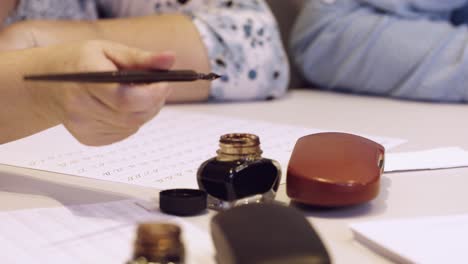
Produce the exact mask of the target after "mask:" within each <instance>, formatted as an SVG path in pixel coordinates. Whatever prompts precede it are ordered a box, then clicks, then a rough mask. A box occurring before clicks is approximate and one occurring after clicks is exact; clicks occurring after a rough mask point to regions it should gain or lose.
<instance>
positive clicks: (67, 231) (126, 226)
mask: <svg viewBox="0 0 468 264" xmlns="http://www.w3.org/2000/svg"><path fill="white" fill-rule="evenodd" d="M152 207H153V206H152V205H151V204H149V203H145V202H142V201H136V200H123V201H116V202H108V203H99V204H88V205H75V206H69V207H57V208H44V209H29V210H19V211H10V212H0V263H8V264H23V263H34V264H36V263H47V264H64V263H66V264H124V263H126V261H128V260H130V258H131V256H132V254H133V246H134V241H135V237H136V232H135V231H136V230H135V229H136V227H137V224H138V223H141V222H164V223H167V222H169V223H174V224H177V225H179V226H180V227H181V229H182V240H183V242H184V244H185V253H186V263H187V264H199V263H206V264H212V263H214V258H213V256H214V247H213V244H212V241H211V236H210V234H209V232H208V231H207V230H203V229H201V228H199V227H197V226H195V225H194V224H192V223H191V222H189V221H188V220H185V219H183V218H178V217H171V216H167V215H165V214H162V213H160V212H159V210H149V209H148V208H152Z"/></svg>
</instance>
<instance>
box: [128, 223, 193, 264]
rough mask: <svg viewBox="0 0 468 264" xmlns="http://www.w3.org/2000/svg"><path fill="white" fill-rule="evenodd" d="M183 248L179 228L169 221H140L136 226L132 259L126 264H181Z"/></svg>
mask: <svg viewBox="0 0 468 264" xmlns="http://www.w3.org/2000/svg"><path fill="white" fill-rule="evenodd" d="M184 259H185V249H184V245H183V244H182V240H181V229H180V227H179V226H177V225H175V224H171V223H158V222H154V223H142V224H140V225H139V226H138V229H137V236H136V240H135V245H134V251H133V260H131V261H128V262H127V264H183V263H184Z"/></svg>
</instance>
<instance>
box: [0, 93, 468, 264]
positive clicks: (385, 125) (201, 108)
mask: <svg viewBox="0 0 468 264" xmlns="http://www.w3.org/2000/svg"><path fill="white" fill-rule="evenodd" d="M169 107H173V108H177V109H182V110H187V111H190V112H198V113H215V114H219V115H225V116H232V117H238V118H249V119H258V120H265V121H271V122H276V123H282V124H292V125H299V126H305V127H311V128H321V129H333V130H344V131H352V132H356V133H365V134H370V135H378V136H388V137H398V138H404V139H407V140H408V142H407V143H405V144H403V145H401V146H399V147H397V148H395V149H392V150H391V152H397V151H416V150H423V149H430V148H437V147H445V146H460V147H463V148H464V149H467V150H468V140H467V139H466V137H467V136H468V122H466V118H467V117H468V105H462V104H437V103H422V102H410V101H402V100H392V99H385V98H378V97H367V96H355V95H347V94H337V93H328V92H320V91H312V90H295V91H293V92H290V93H289V94H288V96H287V97H286V98H284V99H281V100H274V101H267V102H249V103H225V104H188V105H171V106H169ZM381 183H382V188H381V192H380V194H379V196H378V197H377V198H376V199H375V200H374V201H372V202H371V203H369V204H365V205H361V206H357V207H352V208H345V209H339V210H313V211H312V210H311V211H305V214H306V215H307V217H308V219H309V220H310V221H311V222H312V224H313V225H314V226H315V228H316V229H317V231H318V232H319V234H320V235H321V236H322V238H323V240H324V242H325V244H326V246H327V248H328V249H329V252H330V254H331V255H332V258H333V262H334V263H391V262H390V261H389V260H388V259H385V258H384V257H381V256H380V255H378V254H376V253H374V252H372V251H371V250H369V249H367V248H366V247H364V246H362V245H360V244H359V243H358V242H356V241H355V240H354V239H353V237H352V233H351V231H350V230H349V229H348V223H351V222H356V221H362V220H371V219H387V218H395V217H415V216H429V215H445V214H458V213H468V191H466V189H467V187H468V168H457V169H445V170H434V171H417V172H403V173H387V174H384V175H383V178H382V181H381ZM155 195H157V191H156V190H154V189H151V188H144V187H139V186H133V185H127V184H120V183H114V182H105V181H99V180H93V179H88V178H81V177H73V176H68V175H62V174H58V173H49V172H42V171H36V170H30V169H24V168H16V167H10V166H3V165H0V211H5V210H15V209H25V208H42V207H55V206H62V205H74V204H83V203H97V202H106V201H114V200H120V199H125V198H140V199H152V198H154V197H155ZM277 199H278V200H281V201H284V202H288V201H289V200H288V198H287V196H286V194H285V186H284V185H282V186H281V187H280V190H279V194H278V197H277ZM213 214H214V213H213V212H210V213H208V214H205V215H202V216H197V217H191V218H190V219H189V220H190V221H192V222H193V223H195V224H196V225H197V226H200V227H202V228H205V229H206V230H207V231H208V228H209V220H210V217H211V216H212V215H213Z"/></svg>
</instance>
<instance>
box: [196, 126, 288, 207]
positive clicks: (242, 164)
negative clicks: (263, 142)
mask: <svg viewBox="0 0 468 264" xmlns="http://www.w3.org/2000/svg"><path fill="white" fill-rule="evenodd" d="M216 153H217V156H216V157H213V158H211V159H209V160H207V161H205V162H204V163H202V164H201V165H200V167H199V169H198V172H197V180H198V186H199V188H200V189H202V190H204V191H206V193H207V195H208V197H207V201H208V207H209V208H210V209H214V210H225V209H229V208H231V207H234V206H236V205H240V204H247V203H258V202H269V201H272V200H274V198H275V195H276V191H277V190H278V186H279V183H280V178H281V168H280V165H279V163H278V162H277V161H275V160H271V159H267V158H262V156H261V155H262V150H261V148H260V140H259V138H258V136H256V135H253V134H242V133H235V134H226V135H223V136H221V137H220V139H219V149H218V151H217V152H216Z"/></svg>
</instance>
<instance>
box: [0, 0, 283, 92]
mask: <svg viewBox="0 0 468 264" xmlns="http://www.w3.org/2000/svg"><path fill="white" fill-rule="evenodd" d="M180 12H181V13H184V14H186V15H188V16H190V17H191V18H192V19H193V23H194V24H195V25H196V27H197V28H198V31H199V32H200V35H201V37H202V39H203V41H204V44H205V46H206V48H207V50H208V54H209V58H210V62H211V68H212V71H213V72H216V73H218V74H220V75H223V76H224V77H223V78H222V79H220V80H216V81H214V82H212V84H211V85H212V86H211V98H212V99H215V100H221V101H231V100H259V99H269V98H276V97H280V96H282V95H283V94H284V93H285V91H286V89H287V85H288V82H289V64H288V60H287V57H286V54H285V51H284V48H283V46H282V44H281V39H280V34H279V31H278V27H277V24H276V21H275V19H274V17H273V15H272V13H271V11H270V9H269V7H268V6H267V4H266V3H265V2H264V1H263V0H237V1H234V0H233V1H228V0H19V4H18V6H17V8H16V10H15V11H14V13H12V14H11V15H10V16H9V17H8V18H7V19H6V24H10V23H14V22H16V21H20V20H27V19H73V20H93V19H98V18H100V17H102V16H104V17H129V16H140V15H148V14H154V13H155V14H165V13H180Z"/></svg>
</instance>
